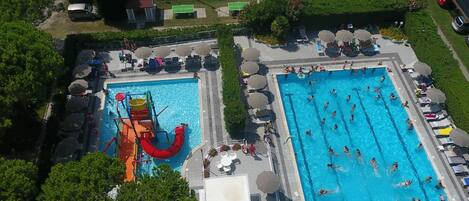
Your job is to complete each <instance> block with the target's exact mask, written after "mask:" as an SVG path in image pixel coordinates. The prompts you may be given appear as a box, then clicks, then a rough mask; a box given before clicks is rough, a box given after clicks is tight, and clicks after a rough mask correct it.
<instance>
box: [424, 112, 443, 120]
mask: <svg viewBox="0 0 469 201" xmlns="http://www.w3.org/2000/svg"><path fill="white" fill-rule="evenodd" d="M423 116H424V117H425V119H426V120H427V121H438V120H442V119H444V118H446V117H448V112H446V111H445V110H441V111H439V112H436V113H427V114H424V115H423Z"/></svg>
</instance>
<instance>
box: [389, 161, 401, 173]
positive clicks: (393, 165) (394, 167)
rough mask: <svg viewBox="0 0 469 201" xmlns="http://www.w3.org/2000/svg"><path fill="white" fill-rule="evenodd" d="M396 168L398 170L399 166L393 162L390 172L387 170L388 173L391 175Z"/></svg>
mask: <svg viewBox="0 0 469 201" xmlns="http://www.w3.org/2000/svg"><path fill="white" fill-rule="evenodd" d="M397 168H399V164H398V163H397V162H394V163H393V164H392V167H391V170H389V172H391V173H393V172H395V171H396V170H397Z"/></svg>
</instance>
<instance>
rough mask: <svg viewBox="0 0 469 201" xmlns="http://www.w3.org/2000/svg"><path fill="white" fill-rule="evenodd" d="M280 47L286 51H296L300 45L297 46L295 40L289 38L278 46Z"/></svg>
mask: <svg viewBox="0 0 469 201" xmlns="http://www.w3.org/2000/svg"><path fill="white" fill-rule="evenodd" d="M280 49H282V50H285V51H288V52H296V51H298V50H299V49H300V46H298V44H296V43H295V42H293V41H290V40H289V41H288V42H287V44H286V45H285V46H280Z"/></svg>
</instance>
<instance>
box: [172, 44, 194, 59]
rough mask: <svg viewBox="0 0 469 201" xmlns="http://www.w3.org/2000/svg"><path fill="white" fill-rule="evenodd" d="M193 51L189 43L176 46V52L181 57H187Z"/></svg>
mask: <svg viewBox="0 0 469 201" xmlns="http://www.w3.org/2000/svg"><path fill="white" fill-rule="evenodd" d="M191 53H192V48H191V47H190V46H188V45H180V46H178V47H176V54H177V55H179V56H181V57H187V56H189V55H191Z"/></svg>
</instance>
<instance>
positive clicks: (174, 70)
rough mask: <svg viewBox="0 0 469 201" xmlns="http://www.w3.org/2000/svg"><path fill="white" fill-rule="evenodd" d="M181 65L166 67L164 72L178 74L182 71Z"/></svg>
mask: <svg viewBox="0 0 469 201" xmlns="http://www.w3.org/2000/svg"><path fill="white" fill-rule="evenodd" d="M181 68H182V67H181V65H180V64H173V65H165V67H164V71H166V72H167V73H177V72H179V71H180V70H181Z"/></svg>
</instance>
